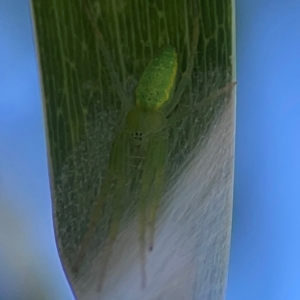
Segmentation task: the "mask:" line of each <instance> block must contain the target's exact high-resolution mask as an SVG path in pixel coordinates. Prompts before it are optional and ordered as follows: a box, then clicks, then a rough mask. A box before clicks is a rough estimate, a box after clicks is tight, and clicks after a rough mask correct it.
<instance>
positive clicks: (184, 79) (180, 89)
mask: <svg viewBox="0 0 300 300" xmlns="http://www.w3.org/2000/svg"><path fill="white" fill-rule="evenodd" d="M193 4H194V5H193V7H192V10H193V33H192V42H191V46H190V47H191V49H190V50H191V54H190V57H189V58H188V62H187V67H186V70H185V71H184V73H183V74H182V76H181V79H180V81H179V83H178V84H177V88H176V90H175V92H174V95H173V97H172V99H170V102H169V103H168V104H167V106H166V107H165V108H164V112H165V115H166V116H169V115H170V114H171V112H172V111H173V110H174V108H175V106H176V105H177V104H178V102H179V101H180V99H181V97H182V95H183V93H184V91H185V89H186V87H187V86H188V84H189V83H190V80H191V75H192V72H193V69H194V61H195V56H196V54H197V48H198V41H199V34H200V29H199V12H198V7H197V4H196V1H193Z"/></svg>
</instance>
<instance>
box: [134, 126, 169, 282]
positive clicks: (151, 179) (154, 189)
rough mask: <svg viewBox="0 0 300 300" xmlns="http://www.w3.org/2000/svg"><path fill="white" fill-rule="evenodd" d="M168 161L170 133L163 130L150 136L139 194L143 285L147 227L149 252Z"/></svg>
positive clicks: (144, 280) (144, 279)
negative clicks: (147, 231) (147, 227)
mask: <svg viewBox="0 0 300 300" xmlns="http://www.w3.org/2000/svg"><path fill="white" fill-rule="evenodd" d="M167 159H168V132H167V130H165V129H164V130H162V131H161V132H158V133H153V134H151V135H150V136H149V140H148V150H147V154H146V159H145V162H144V166H143V173H142V177H141V181H140V192H139V201H138V203H139V207H138V210H139V223H140V226H139V227H140V243H141V244H140V245H141V246H140V250H141V268H142V285H143V286H145V284H146V270H145V265H146V246H145V245H146V241H145V235H146V226H147V223H148V225H149V229H150V241H149V250H152V248H153V241H154V232H155V219H156V212H157V210H158V205H159V201H160V199H161V197H162V191H163V187H164V184H165V169H166V164H167Z"/></svg>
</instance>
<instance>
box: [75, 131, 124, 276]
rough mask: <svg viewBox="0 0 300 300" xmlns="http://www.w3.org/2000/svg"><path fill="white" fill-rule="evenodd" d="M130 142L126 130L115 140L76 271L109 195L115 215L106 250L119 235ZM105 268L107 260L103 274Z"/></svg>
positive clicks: (82, 244) (82, 242) (78, 256)
mask: <svg viewBox="0 0 300 300" xmlns="http://www.w3.org/2000/svg"><path fill="white" fill-rule="evenodd" d="M128 142H129V141H128V134H127V133H125V132H121V133H119V134H118V135H117V136H116V138H115V139H114V141H113V144H112V148H111V152H110V157H109V163H108V167H107V170H106V172H105V176H104V178H103V182H102V184H101V190H100V195H99V199H98V201H97V203H96V204H95V206H94V207H93V210H92V214H91V218H90V221H89V224H88V229H87V231H86V233H85V235H84V237H83V239H82V241H81V243H80V250H79V253H78V255H77V257H76V260H75V263H74V264H73V266H72V270H73V272H75V273H77V272H78V271H79V268H80V267H81V265H82V263H83V260H84V258H85V256H86V252H87V248H88V246H89V243H90V242H91V240H92V238H93V236H94V233H95V229H96V226H97V224H98V222H99V219H100V217H101V214H102V211H103V208H104V204H105V202H106V201H107V199H108V197H109V198H110V199H111V200H112V206H113V215H112V221H111V227H110V232H109V234H108V243H107V244H106V247H105V248H106V250H105V252H107V249H109V248H110V247H109V244H113V241H114V240H115V238H116V236H117V233H118V228H119V221H120V219H121V215H122V207H121V202H122V198H123V197H124V194H125V193H124V192H125V191H126V184H125V183H126V178H127V176H128V161H127V157H128V151H129V150H128V147H129V146H128V145H129V144H128ZM108 257H109V255H107V256H106V260H107V261H108ZM105 270H106V262H105V264H104V267H103V271H102V272H101V274H104V273H105Z"/></svg>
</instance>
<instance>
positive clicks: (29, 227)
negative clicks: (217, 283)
mask: <svg viewBox="0 0 300 300" xmlns="http://www.w3.org/2000/svg"><path fill="white" fill-rule="evenodd" d="M236 2H237V3H236V4H237V11H236V14H237V78H238V90H237V99H238V102H237V127H236V161H235V193H234V214H233V236H232V247H231V259H230V268H229V280H228V288H227V297H226V299H227V300H241V299H243V300H248V299H249V300H253V299H255V300H260V299H262V300H266V299H268V300H269V299H270V300H299V299H300V234H299V233H300V218H299V211H300V201H299V200H300V181H299V178H300V149H299V148H300V117H299V116H300V98H299V95H300V82H299V78H300V58H299V53H300V30H299V28H300V2H299V1H297V0H237V1H236ZM34 51H35V50H34V42H33V36H32V28H31V20H30V9H29V4H28V1H27V0H9V1H8V0H7V1H5V0H1V1H0V244H1V246H0V299H4V300H8V299H29V298H30V294H31V295H32V294H33V293H36V292H38V293H41V294H40V295H41V297H37V299H62V300H68V299H73V297H72V295H71V292H70V289H69V287H68V285H67V281H66V279H65V277H64V274H63V271H62V268H61V266H60V262H59V259H58V254H57V250H56V247H55V242H54V234H53V229H52V219H51V202H50V192H49V182H48V171H47V162H46V148H45V135H44V124H43V119H42V107H41V97H40V89H39V81H38V73H37V65H36V58H35V52H34ZM26 295H27V296H26ZM42 295H43V296H42ZM46 295H47V296H46ZM30 299H32V298H30Z"/></svg>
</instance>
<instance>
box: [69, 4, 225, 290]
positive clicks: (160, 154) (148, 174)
mask: <svg viewBox="0 0 300 300" xmlns="http://www.w3.org/2000/svg"><path fill="white" fill-rule="evenodd" d="M194 6H196V5H194ZM84 7H85V9H86V11H87V14H88V17H89V19H90V21H91V24H92V26H93V28H94V31H95V33H96V35H97V37H98V39H99V44H100V49H101V51H102V55H103V58H104V61H105V63H106V67H107V69H108V70H109V73H110V76H111V80H112V82H113V84H114V85H115V86H116V87H117V93H118V96H119V98H120V99H126V101H127V103H128V102H130V101H129V99H128V97H127V96H126V93H125V92H124V91H123V89H122V86H121V83H120V82H119V80H118V78H117V77H116V72H115V68H114V66H113V64H112V61H113V60H112V58H111V56H110V53H109V51H108V49H107V46H106V44H105V41H104V39H103V36H102V33H101V32H100V30H99V29H98V27H97V25H96V20H95V19H94V17H93V15H92V11H91V8H90V6H89V4H88V3H87V2H86V1H84ZM193 11H194V16H193V29H192V38H191V45H190V50H191V55H190V57H189V59H188V61H187V66H186V70H185V72H184V73H183V74H182V76H181V78H180V79H179V80H178V78H177V69H178V58H177V53H176V50H175V48H174V47H172V46H170V45H168V46H165V47H164V48H163V50H162V51H161V53H159V54H158V55H157V56H156V57H155V58H153V59H152V60H151V61H150V63H149V65H148V66H147V68H146V69H145V71H144V73H143V74H142V76H141V78H140V81H139V83H138V86H137V88H136V91H135V103H134V105H133V107H132V108H131V109H130V110H129V111H128V113H127V115H126V117H125V120H124V121H123V124H122V126H121V129H120V130H119V132H118V133H117V134H116V136H115V138H114V140H113V143H112V147H111V151H110V156H109V162H108V166H107V170H106V171H105V173H104V176H103V179H102V185H101V189H100V195H99V198H98V201H97V203H96V205H95V207H94V208H93V212H92V215H91V219H90V223H89V225H88V229H87V232H86V233H85V235H84V237H83V239H82V241H81V243H80V249H79V252H78V254H77V256H76V259H75V262H74V264H73V266H72V270H73V271H74V272H75V273H77V272H78V270H79V268H80V267H81V265H82V263H83V260H84V258H85V255H86V250H87V247H88V245H89V243H90V241H91V239H92V237H93V235H94V232H95V228H96V226H97V224H98V222H99V218H100V217H101V214H102V211H103V209H104V202H105V201H106V199H107V198H109V199H111V201H112V208H113V215H112V219H111V225H110V229H109V232H108V239H107V244H106V250H105V251H106V254H105V255H107V257H106V259H105V261H104V263H103V266H102V270H101V273H102V279H101V283H100V285H101V284H102V282H103V280H104V274H105V272H106V268H107V265H108V261H109V256H110V254H111V252H112V245H113V243H114V241H115V239H116V237H117V235H118V232H119V224H120V220H121V219H122V213H123V208H122V199H123V198H124V197H126V196H128V195H127V194H126V192H127V188H128V185H129V184H137V185H138V188H137V190H138V192H137V196H136V197H137V211H138V215H139V239H140V252H141V265H142V278H143V279H142V281H143V285H144V284H145V277H146V275H145V264H146V249H147V248H148V249H149V250H150V251H151V250H152V249H153V243H154V233H155V219H156V213H157V210H158V207H159V202H160V199H161V198H162V195H163V191H164V186H165V170H166V165H167V159H168V153H169V148H168V143H169V131H170V126H174V125H176V123H177V122H178V121H180V120H182V118H183V117H185V116H187V115H188V114H190V113H191V110H189V111H186V112H182V111H181V112H180V115H179V114H176V113H175V112H174V108H175V107H176V106H177V104H178V103H179V101H180V99H181V97H182V95H183V93H184V91H185V90H186V88H187V86H188V84H189V82H190V78H191V74H192V71H193V68H194V57H195V55H196V53H197V45H198V40H199V20H198V18H199V17H198V13H197V9H196V7H195V9H194V10H193ZM177 81H178V82H177ZM176 82H177V83H176ZM225 89H228V88H227V87H225ZM223 90H224V88H223V89H221V90H219V91H218V92H217V93H218V94H220V93H223V92H224V91H223ZM216 96H218V95H217V94H215V95H214V97H216ZM207 99H209V98H207ZM207 99H205V100H207ZM122 101H123V100H122ZM193 109H194V110H195V109H200V106H199V105H198V106H195V107H193ZM132 164H134V168H132ZM132 171H134V172H136V173H138V174H139V175H136V176H135V180H133V182H130V178H131V177H132ZM136 178H137V179H136ZM147 228H149V235H150V238H149V243H148V247H146V232H147Z"/></svg>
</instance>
